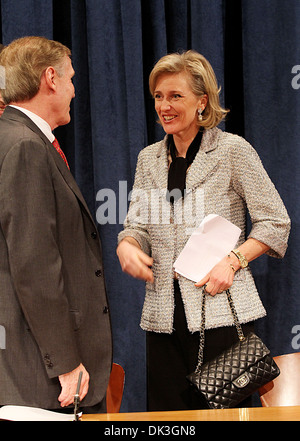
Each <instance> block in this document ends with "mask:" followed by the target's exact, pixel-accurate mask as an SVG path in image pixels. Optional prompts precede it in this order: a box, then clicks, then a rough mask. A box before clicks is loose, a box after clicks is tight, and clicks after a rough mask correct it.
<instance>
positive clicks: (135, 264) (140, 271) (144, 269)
mask: <svg viewBox="0 0 300 441" xmlns="http://www.w3.org/2000/svg"><path fill="white" fill-rule="evenodd" d="M117 255H118V258H119V261H120V265H121V268H122V270H123V271H124V273H127V274H129V275H130V276H132V277H135V278H136V279H142V280H145V281H146V282H151V283H153V281H154V277H153V272H152V270H151V268H150V267H151V266H152V264H153V259H152V257H149V256H148V255H147V254H146V253H144V252H143V251H142V250H141V248H140V246H139V244H138V242H137V241H136V240H135V239H133V238H131V237H130V238H127V237H126V238H125V239H123V240H122V241H121V242H120V243H119V245H118V248H117Z"/></svg>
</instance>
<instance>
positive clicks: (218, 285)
mask: <svg viewBox="0 0 300 441" xmlns="http://www.w3.org/2000/svg"><path fill="white" fill-rule="evenodd" d="M233 278H234V271H233V269H232V267H231V266H230V262H229V258H228V257H227V256H226V257H224V259H222V260H221V261H220V262H219V263H217V265H215V266H214V267H213V269H212V270H211V271H210V272H209V273H208V274H207V275H206V276H205V277H203V279H202V280H200V281H199V282H197V283H195V286H197V287H201V286H203V285H205V284H206V288H205V291H206V292H207V293H208V294H210V295H211V296H215V295H216V294H219V293H221V292H223V291H226V289H228V288H230V287H231V285H232V283H233Z"/></svg>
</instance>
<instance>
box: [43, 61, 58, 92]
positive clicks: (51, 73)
mask: <svg viewBox="0 0 300 441" xmlns="http://www.w3.org/2000/svg"><path fill="white" fill-rule="evenodd" d="M56 78H57V73H56V70H55V69H54V67H52V66H49V67H47V69H46V70H45V72H44V80H45V83H46V85H47V86H48V87H49V88H50V89H51V90H53V91H55V90H56Z"/></svg>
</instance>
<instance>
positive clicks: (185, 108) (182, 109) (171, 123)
mask: <svg viewBox="0 0 300 441" xmlns="http://www.w3.org/2000/svg"><path fill="white" fill-rule="evenodd" d="M188 80H189V78H188V75H187V74H186V73H185V72H180V73H176V74H168V73H167V74H162V75H161V76H159V77H158V80H157V82H156V87H155V91H154V98H155V110H156V112H157V115H158V117H159V120H160V123H161V125H162V126H163V129H164V131H165V132H166V133H167V134H172V135H176V136H179V137H181V138H185V139H187V138H194V137H195V136H196V134H197V132H198V130H199V126H198V124H197V118H198V109H201V110H203V109H204V108H205V103H206V95H204V96H203V97H202V98H200V99H199V97H197V96H196V95H195V94H194V93H193V92H192V89H191V87H190V85H189V82H188ZM204 101H205V103H204Z"/></svg>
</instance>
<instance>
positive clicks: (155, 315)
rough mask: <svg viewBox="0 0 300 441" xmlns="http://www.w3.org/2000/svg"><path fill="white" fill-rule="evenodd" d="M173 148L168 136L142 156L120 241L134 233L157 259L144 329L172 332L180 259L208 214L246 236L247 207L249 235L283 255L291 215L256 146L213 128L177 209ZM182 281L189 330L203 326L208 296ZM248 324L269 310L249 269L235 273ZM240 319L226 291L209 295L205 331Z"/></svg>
mask: <svg viewBox="0 0 300 441" xmlns="http://www.w3.org/2000/svg"><path fill="white" fill-rule="evenodd" d="M167 180H168V151H167V143H166V137H165V139H164V140H162V141H160V142H157V143H155V144H153V145H150V146H148V147H146V148H144V149H143V150H142V151H141V152H140V154H139V157H138V162H137V168H136V175H135V182H134V187H133V191H132V198H131V203H130V206H129V211H128V214H127V217H126V219H125V222H124V230H123V231H121V233H120V234H119V237H118V239H119V241H121V240H122V239H123V238H124V237H126V236H131V237H134V238H135V239H136V240H137V241H138V243H139V244H140V246H141V248H142V250H143V251H145V252H146V253H147V254H149V255H151V256H152V257H153V267H152V270H153V273H154V283H148V282H147V283H146V296H145V301H144V306H143V312H142V318H141V327H142V328H143V329H144V330H147V331H154V332H164V333H172V331H173V314H174V295H173V277H174V274H173V264H174V261H175V260H176V258H177V257H178V255H179V253H180V252H181V250H182V249H183V247H184V245H185V244H186V242H187V240H188V238H189V237H190V234H191V232H192V231H193V229H194V228H195V227H198V226H199V225H200V223H201V221H202V219H203V218H204V217H205V216H207V215H208V214H217V215H220V216H223V217H224V218H226V219H228V220H229V221H231V222H232V223H233V224H235V225H237V226H238V227H239V228H240V229H241V230H242V232H241V235H240V238H239V241H238V243H237V245H236V246H239V245H240V244H241V243H243V242H244V241H245V239H246V212H247V210H248V211H249V214H250V217H251V221H252V229H251V232H250V234H249V236H248V237H252V238H255V239H257V240H259V241H261V242H263V243H265V244H267V245H268V246H269V247H270V250H269V251H268V254H269V255H271V256H274V257H283V256H284V254H285V251H286V248H287V241H288V236H289V230H290V219H289V216H288V214H287V211H286V209H285V207H284V205H283V202H282V200H281V198H280V196H279V194H278V192H277V190H276V189H275V187H274V185H273V183H272V182H271V180H270V178H269V177H268V175H267V173H266V171H265V169H264V168H263V165H262V163H261V161H260V159H259V157H258V155H257V153H256V151H255V150H254V149H253V147H252V146H251V145H250V144H249V143H248V142H247V141H245V140H244V139H243V138H241V137H239V136H237V135H232V134H230V133H226V132H223V131H221V130H220V129H218V128H214V129H210V130H206V131H205V132H204V134H203V138H202V142H201V146H200V149H199V152H198V153H197V155H196V158H195V160H194V162H193V163H192V165H191V166H190V168H189V170H188V172H187V177H186V194H185V197H184V200H183V199H182V198H180V199H178V200H177V202H175V203H174V208H173V209H171V205H170V204H169V203H167V202H166V191H167ZM179 285H180V289H181V293H182V300H183V304H184V308H185V314H186V319H187V324H188V329H189V330H190V332H195V331H199V329H200V327H201V309H200V304H201V293H202V289H199V288H196V287H195V286H194V282H192V281H191V280H188V279H186V278H185V277H183V276H179ZM231 293H232V297H233V301H234V303H235V306H236V310H237V314H238V317H239V320H240V322H241V323H246V322H249V321H252V320H255V319H258V318H260V317H263V316H264V315H265V314H266V311H265V309H264V306H263V304H262V302H261V300H260V298H259V295H258V292H257V289H256V286H255V283H254V280H253V276H252V274H251V270H250V268H249V267H247V268H246V269H241V270H239V271H237V272H236V273H235V277H234V282H233V285H232V287H231ZM232 324H233V319H232V315H231V312H230V309H229V307H228V302H227V298H226V293H221V294H217V295H216V296H214V297H212V296H208V298H207V302H206V328H207V329H208V328H216V327H219V326H228V325H232Z"/></svg>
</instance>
